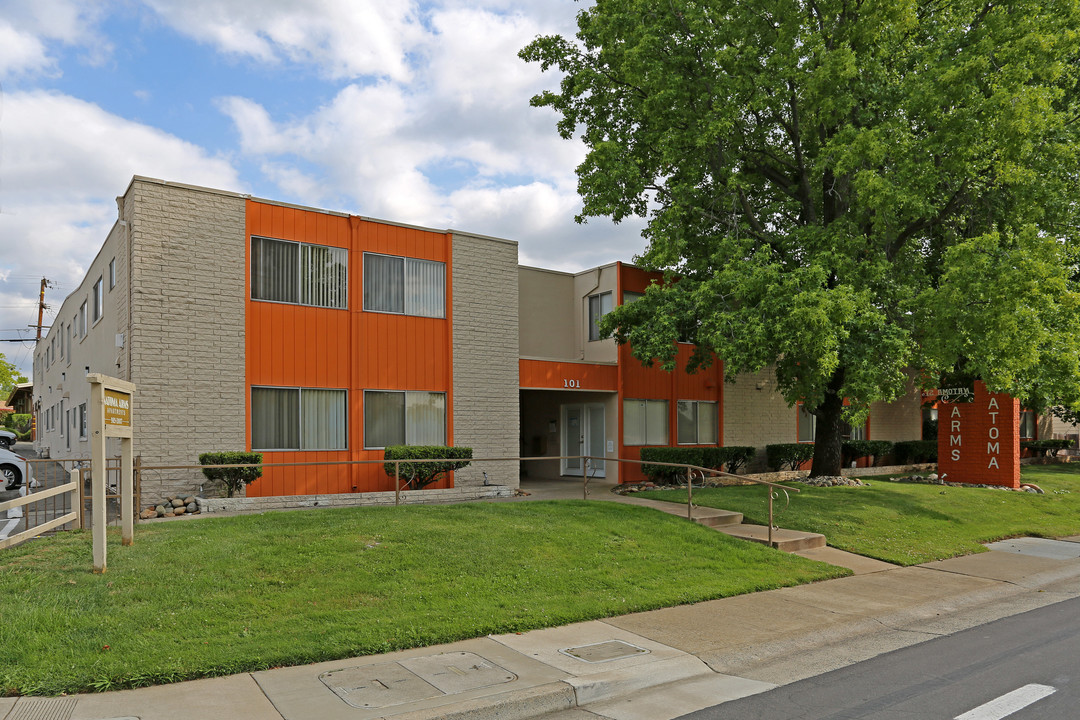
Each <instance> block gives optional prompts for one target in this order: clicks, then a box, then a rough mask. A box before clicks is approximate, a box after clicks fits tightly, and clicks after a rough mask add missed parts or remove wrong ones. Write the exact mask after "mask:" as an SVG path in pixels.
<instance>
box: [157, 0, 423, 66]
mask: <svg viewBox="0 0 1080 720" xmlns="http://www.w3.org/2000/svg"><path fill="white" fill-rule="evenodd" d="M144 2H145V3H146V4H147V5H148V6H149V7H151V8H153V9H154V10H155V11H156V12H157V13H158V14H159V15H160V17H161V18H162V19H163V20H164V21H165V22H166V23H168V24H169V25H171V26H172V27H174V28H175V29H176V30H178V31H179V32H182V33H184V34H186V35H188V36H190V37H192V38H194V39H196V40H198V41H200V42H204V43H208V44H210V45H213V46H214V47H216V48H217V49H219V50H220V51H222V52H225V53H229V54H236V55H241V56H246V57H250V58H252V59H254V60H257V61H259V62H271V61H280V60H289V61H293V62H302V63H313V64H315V65H317V66H318V67H319V68H321V70H322V71H323V72H324V73H326V74H327V75H328V76H330V77H334V78H354V77H359V76H385V77H390V78H393V79H395V80H405V79H407V78H408V77H409V75H410V70H409V63H408V59H407V54H408V51H409V48H411V47H412V46H413V44H414V43H415V42H416V41H417V40H418V39H419V38H420V37H421V36H422V35H423V32H424V30H423V28H422V26H421V23H420V18H419V17H418V16H417V13H416V6H415V3H413V2H403V1H401V2H399V1H395V2H385V0H259V1H258V2H252V1H251V0H144Z"/></svg>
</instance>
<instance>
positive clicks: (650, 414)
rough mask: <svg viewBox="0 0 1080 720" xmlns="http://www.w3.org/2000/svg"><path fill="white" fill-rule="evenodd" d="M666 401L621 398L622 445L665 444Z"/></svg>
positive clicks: (666, 433)
mask: <svg viewBox="0 0 1080 720" xmlns="http://www.w3.org/2000/svg"><path fill="white" fill-rule="evenodd" d="M667 444H668V401H667V400H623V445H667Z"/></svg>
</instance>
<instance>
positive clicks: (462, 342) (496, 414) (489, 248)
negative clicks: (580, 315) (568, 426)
mask: <svg viewBox="0 0 1080 720" xmlns="http://www.w3.org/2000/svg"><path fill="white" fill-rule="evenodd" d="M452 242H453V254H452V260H453V265H452V272H453V275H452V279H453V333H454V340H453V341H454V444H455V445H461V446H466V447H471V448H472V449H473V456H474V457H477V458H506V457H513V458H516V457H519V455H518V444H519V438H518V425H519V423H520V418H519V416H518V266H517V243H514V242H510V241H507V240H497V239H493V238H484V237H477V236H473V235H464V234H460V233H454V235H453V238H452ZM519 464H520V463H519V462H518V461H517V460H511V461H504V462H498V463H482V464H479V465H474V466H473V467H470V468H466V469H465V470H461V471H458V472H457V473H455V484H456V485H457V486H458V487H467V486H475V485H480V484H483V482H484V478H483V475H482V472H487V474H488V481H489V482H490V483H493V484H499V485H508V486H510V487H513V488H516V487H518V483H519V475H518V472H519V467H518V466H519Z"/></svg>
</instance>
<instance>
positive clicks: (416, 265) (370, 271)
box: [364, 253, 446, 318]
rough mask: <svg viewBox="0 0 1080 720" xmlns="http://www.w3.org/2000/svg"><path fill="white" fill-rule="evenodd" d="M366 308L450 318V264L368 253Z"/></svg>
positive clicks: (365, 272) (365, 285)
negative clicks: (448, 312)
mask: <svg viewBox="0 0 1080 720" xmlns="http://www.w3.org/2000/svg"><path fill="white" fill-rule="evenodd" d="M364 309H365V310H367V311H368V312H384V313H396V314H398V315H417V316H420V317H433V318H444V317H446V263H441V262H435V261H433V260H419V259H417V258H406V257H398V256H396V255H379V254H376V253H364Z"/></svg>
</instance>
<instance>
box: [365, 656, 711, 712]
mask: <svg viewBox="0 0 1080 720" xmlns="http://www.w3.org/2000/svg"><path fill="white" fill-rule="evenodd" d="M715 676H716V673H715V672H713V670H712V669H710V668H709V666H708V665H707V664H706V663H705V662H703V661H702V660H700V659H699V658H697V657H695V656H693V655H682V656H680V657H674V658H669V659H667V660H659V661H657V662H655V663H649V664H646V665H638V666H635V667H631V668H624V669H621V670H610V671H606V672H598V673H591V674H589V675H585V676H575V677H570V678H567V679H565V680H560V681H557V682H551V683H546V684H544V685H537V686H536V687H532V688H526V689H523V690H512V691H510V692H507V693H502V694H500V695H492V696H487V697H482V698H475V699H473V700H467V701H464V702H461V703H451V704H448V705H443V706H442V707H437V708H427V709H424V710H413V711H409V712H404V713H399V714H388V715H385V716H384V717H383V720H439V719H440V718H442V719H445V720H528V719H529V718H535V717H540V716H542V715H546V714H548V713H553V712H559V711H563V710H572V709H574V708H576V707H581V706H583V705H589V704H592V703H596V702H602V701H605V700H612V699H614V698H618V697H622V696H625V695H628V694H630V693H634V692H638V691H641V690H649V689H651V688H655V687H659V686H661V685H667V684H670V683H676V682H685V681H688V680H694V679H697V678H702V677H715Z"/></svg>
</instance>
